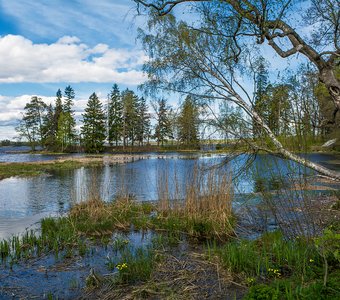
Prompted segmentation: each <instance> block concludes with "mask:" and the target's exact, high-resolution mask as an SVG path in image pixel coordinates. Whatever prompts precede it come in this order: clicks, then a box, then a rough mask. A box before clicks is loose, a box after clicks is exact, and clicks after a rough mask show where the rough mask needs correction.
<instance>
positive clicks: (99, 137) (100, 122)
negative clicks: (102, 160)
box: [81, 93, 106, 153]
mask: <svg viewBox="0 0 340 300" xmlns="http://www.w3.org/2000/svg"><path fill="white" fill-rule="evenodd" d="M105 121H106V118H105V113H104V110H103V105H102V103H101V102H100V100H99V98H98V97H97V95H96V93H93V94H92V95H91V96H90V98H89V100H88V102H87V106H86V108H85V113H84V114H83V126H82V128H81V133H82V137H83V143H84V146H85V151H86V152H90V153H98V152H101V151H103V149H104V141H105V138H106V136H105V132H106V130H105Z"/></svg>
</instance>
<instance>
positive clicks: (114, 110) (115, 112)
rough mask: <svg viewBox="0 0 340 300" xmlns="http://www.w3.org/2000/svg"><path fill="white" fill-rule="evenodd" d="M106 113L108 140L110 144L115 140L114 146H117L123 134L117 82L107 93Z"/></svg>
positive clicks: (120, 102)
mask: <svg viewBox="0 0 340 300" xmlns="http://www.w3.org/2000/svg"><path fill="white" fill-rule="evenodd" d="M107 114H108V116H107V123H108V124H107V126H108V142H109V143H110V145H112V143H113V142H115V143H116V146H118V142H119V141H120V139H121V137H122V135H123V102H122V96H121V94H120V91H119V87H118V85H117V84H114V85H113V86H112V90H111V91H110V93H109V95H108V109H107Z"/></svg>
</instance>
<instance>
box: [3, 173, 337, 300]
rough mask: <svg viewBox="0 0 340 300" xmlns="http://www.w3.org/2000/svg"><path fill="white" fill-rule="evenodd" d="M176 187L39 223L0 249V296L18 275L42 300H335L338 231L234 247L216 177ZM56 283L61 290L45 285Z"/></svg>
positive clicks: (228, 195)
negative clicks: (149, 198)
mask: <svg viewBox="0 0 340 300" xmlns="http://www.w3.org/2000/svg"><path fill="white" fill-rule="evenodd" d="M175 177H176V176H175ZM176 184H179V183H176ZM176 184H175V185H171V186H172V187H174V188H173V191H174V192H172V193H171V192H170V191H169V190H170V188H169V187H170V185H169V181H168V179H167V178H160V180H159V183H158V193H159V199H160V201H159V202H157V203H156V202H154V203H151V202H148V203H147V202H138V201H136V200H135V199H134V197H133V196H131V195H129V193H127V192H126V193H122V194H121V196H118V197H116V199H114V200H113V201H112V202H104V201H102V200H101V199H100V196H99V195H96V193H95V189H94V191H93V193H90V194H91V198H90V200H87V201H84V202H81V203H79V204H76V205H75V206H73V207H72V208H71V210H70V212H69V213H68V215H66V216H64V217H59V218H45V219H43V220H42V221H41V229H40V231H38V232H35V231H28V232H26V234H25V235H23V236H20V237H12V238H11V239H8V240H3V241H0V259H1V264H2V269H3V270H1V271H0V279H1V281H2V282H3V280H4V282H5V284H7V285H5V287H4V286H1V288H0V296H2V290H3V289H4V288H5V292H6V295H10V293H9V292H8V291H10V290H11V288H12V286H11V281H10V280H9V279H8V278H11V279H13V278H15V276H18V277H19V275H16V274H22V276H26V277H25V278H26V279H25V280H27V282H26V287H25V288H27V289H28V290H26V292H27V293H32V294H34V293H35V292H34V291H32V290H29V287H28V285H29V283H31V281H29V279H27V278H35V279H36V280H37V279H38V278H39V279H40V280H42V281H43V282H45V283H46V285H47V289H50V290H46V288H45V290H44V291H42V290H41V289H42V287H40V288H38V290H39V293H38V294H39V295H38V297H40V298H42V299H49V298H51V297H52V298H51V299H55V298H58V297H61V298H76V297H80V296H81V297H82V298H83V299H95V298H100V299H141V298H147V299H202V298H204V299H219V298H223V299H241V298H242V297H245V298H244V299H281V298H282V299H337V297H338V298H339V295H340V287H339V283H338V282H339V281H338V280H337V279H338V278H339V275H340V271H339V269H340V268H339V266H340V265H339V264H340V258H339V245H340V243H339V241H340V235H339V231H340V227H339V224H333V225H332V226H333V227H332V228H329V229H327V230H328V231H325V232H324V235H323V236H320V237H317V238H314V239H312V238H303V237H298V236H294V237H291V238H290V239H288V238H287V237H285V236H283V234H281V233H280V232H274V233H268V234H264V235H263V236H262V237H261V238H259V239H257V240H252V241H251V240H240V239H237V238H236V237H235V233H234V229H233V228H234V226H235V223H236V218H235V216H234V215H233V213H232V208H231V204H232V199H233V189H232V188H231V186H232V185H231V179H230V177H228V176H227V175H225V172H223V173H222V174H219V173H218V172H216V171H214V172H213V173H211V174H210V173H208V174H207V173H205V174H204V175H202V174H201V173H200V172H199V170H196V171H195V172H194V173H193V174H192V176H188V178H187V182H185V183H184V184H185V187H186V190H185V196H184V198H182V199H181V197H180V196H181V194H180V193H179V192H178V191H179V190H180V188H179V185H176ZM90 188H91V187H90ZM179 199H181V200H179ZM144 234H145V235H146V239H145V242H143V240H144ZM134 235H137V236H138V238H137V240H138V241H136V239H134V238H133V237H134ZM203 245H206V246H205V247H203ZM25 268H26V270H25ZM27 270H29V271H27ZM25 272H26V273H25ZM27 273H28V274H31V277H29V276H27ZM4 274H5V275H4ZM14 274H15V275H14ZM77 274H78V275H77ZM59 275H60V276H64V277H63V283H62V286H61V284H60V283H59V285H58V284H57V283H55V282H56V280H55V279H54V281H53V278H52V277H51V276H59ZM11 276H12V277H11ZM52 282H53V283H52ZM23 284H25V283H23ZM53 284H55V285H54V286H53ZM65 284H66V285H67V286H68V288H67V292H66V291H65V290H63V286H65ZM2 285H3V283H2ZM13 286H14V284H13ZM52 286H53V288H51V287H52ZM60 289H61V290H60ZM21 293H22V292H21ZM17 295H19V296H21V295H22V294H20V292H19V291H17ZM36 295H37V294H36ZM70 295H71V296H70ZM313 297H314V298H313Z"/></svg>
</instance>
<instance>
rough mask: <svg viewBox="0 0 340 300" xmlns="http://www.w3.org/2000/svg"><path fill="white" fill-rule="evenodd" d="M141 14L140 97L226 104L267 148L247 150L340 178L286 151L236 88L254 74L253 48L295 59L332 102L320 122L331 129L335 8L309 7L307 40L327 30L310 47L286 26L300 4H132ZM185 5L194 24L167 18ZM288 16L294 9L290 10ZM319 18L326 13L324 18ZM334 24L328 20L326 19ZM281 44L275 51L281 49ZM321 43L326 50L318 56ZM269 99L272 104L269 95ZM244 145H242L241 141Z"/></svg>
mask: <svg viewBox="0 0 340 300" xmlns="http://www.w3.org/2000/svg"><path fill="white" fill-rule="evenodd" d="M135 2H136V3H137V4H138V9H139V11H140V12H141V9H142V7H144V8H146V9H148V10H149V16H150V17H149V23H148V24H149V27H148V29H147V30H146V31H143V30H140V32H139V37H140V39H141V40H142V42H143V45H144V48H145V50H146V52H147V54H148V55H149V57H150V60H149V61H148V62H147V63H146V64H145V66H144V71H145V72H146V73H147V74H148V76H149V80H148V82H147V83H146V84H145V85H144V89H145V90H146V91H147V92H154V91H156V90H158V89H163V90H167V91H170V92H180V93H185V94H187V95H191V96H193V97H198V98H201V99H204V100H205V101H206V102H209V101H214V100H223V101H229V102H231V103H234V104H235V105H237V106H238V107H240V108H242V109H243V111H244V112H245V118H249V119H250V120H252V123H253V124H254V128H261V131H262V132H263V134H262V136H263V137H264V138H266V139H267V140H268V141H269V143H267V144H266V145H263V144H262V143H257V141H256V140H254V141H253V142H252V143H251V144H252V145H251V146H252V147H253V148H254V149H256V150H257V151H258V150H264V151H267V152H269V153H272V154H275V155H278V156H281V157H285V158H289V159H292V160H294V161H296V162H299V163H302V164H304V165H306V166H308V167H310V168H312V169H314V170H316V171H318V172H319V173H321V174H324V175H327V176H331V177H333V178H338V179H339V178H340V174H339V173H337V172H334V171H331V170H328V169H327V168H325V167H323V166H320V165H317V164H315V163H312V162H310V161H308V160H306V159H304V158H301V157H299V156H297V155H295V154H294V153H292V152H290V151H288V150H287V149H286V148H285V147H284V146H283V145H282V143H281V142H280V140H279V138H278V137H277V136H276V135H275V133H274V132H275V131H273V130H272V129H271V128H270V127H271V126H270V124H269V123H270V122H271V123H272V124H273V122H274V119H275V118H274V115H272V116H271V120H270V122H269V115H268V116H263V115H262V114H261V111H259V109H256V108H255V102H254V98H253V97H252V95H250V93H249V91H247V89H246V88H245V87H244V84H243V82H242V77H244V76H247V74H249V73H254V68H253V65H252V64H253V62H254V61H255V60H256V58H257V57H258V55H257V53H256V52H257V50H256V45H255V44H256V43H257V44H263V43H264V42H265V41H267V42H268V44H269V45H270V46H271V47H272V49H274V51H276V53H277V54H278V55H280V56H281V57H283V58H286V57H289V56H292V55H294V54H297V53H300V54H302V55H303V56H305V57H306V58H307V59H308V60H309V61H310V62H311V63H313V64H314V66H315V68H316V70H317V72H318V76H319V79H320V82H321V83H322V84H323V85H324V86H325V88H326V90H327V91H328V93H329V95H330V97H329V101H332V105H333V114H332V116H331V118H330V119H329V120H327V122H329V123H334V122H335V120H336V116H337V112H338V110H339V108H340V82H339V79H338V78H337V77H336V72H335V70H336V67H337V65H338V63H339V55H340V50H339V45H338V33H339V10H338V5H337V1H336V0H334V1H333V0H329V1H328V0H327V3H328V4H329V5H328V6H327V5H322V4H320V3H317V2H316V1H311V7H310V9H311V10H312V11H313V12H314V15H313V20H314V21H313V20H312V19H310V20H309V21H310V22H312V21H313V22H315V23H313V24H314V27H313V28H314V29H315V32H320V31H322V30H323V27H322V26H320V24H326V23H327V25H328V26H329V28H328V30H327V34H326V33H325V30H324V31H323V32H324V33H325V35H322V36H321V37H322V40H323V41H322V42H321V41H320V42H319V43H318V44H317V43H315V42H313V41H312V39H310V40H309V39H304V38H302V37H301V36H300V34H299V33H298V32H297V31H296V30H295V29H294V27H295V26H294V25H293V24H289V21H290V20H291V18H289V17H288V13H292V11H294V5H297V2H300V1H261V0H252V1H251V0H241V1H234V0H224V1H222V0H221V1H213V0H211V1H203V0H196V1H195V0H191V1H190V0H178V1H152V0H149V1H142V0H135ZM184 3H186V4H190V5H192V8H193V9H194V12H195V13H196V14H197V15H198V18H197V19H198V21H193V22H186V21H185V20H183V18H182V16H181V19H179V20H177V19H176V17H175V16H174V15H173V14H172V13H171V12H172V10H173V9H174V8H175V7H176V6H178V5H180V4H184ZM295 9H296V7H295ZM326 11H329V12H331V13H333V15H332V17H330V18H327V15H326V14H325V12H326ZM333 16H334V18H333ZM281 42H282V43H281ZM322 43H328V47H329V48H330V50H327V51H322V50H321V49H322V48H323V47H322V46H320V45H321V44H322ZM275 97H276V99H279V97H277V95H276V96H275ZM248 142H249V140H248Z"/></svg>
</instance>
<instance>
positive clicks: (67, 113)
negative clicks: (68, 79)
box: [63, 85, 76, 147]
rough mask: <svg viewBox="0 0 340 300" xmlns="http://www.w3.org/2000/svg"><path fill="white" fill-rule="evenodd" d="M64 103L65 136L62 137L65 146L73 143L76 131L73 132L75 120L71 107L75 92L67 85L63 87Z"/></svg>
mask: <svg viewBox="0 0 340 300" xmlns="http://www.w3.org/2000/svg"><path fill="white" fill-rule="evenodd" d="M64 97H65V100H64V105H63V113H64V118H63V119H64V126H65V128H66V131H65V132H64V133H65V134H66V136H65V137H64V141H65V144H66V145H65V146H66V147H70V146H72V144H73V143H74V140H75V137H76V132H75V126H76V121H75V118H74V111H73V109H72V107H73V105H74V98H75V93H74V90H73V88H72V87H71V86H70V85H68V86H67V87H66V88H65V92H64Z"/></svg>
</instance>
